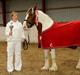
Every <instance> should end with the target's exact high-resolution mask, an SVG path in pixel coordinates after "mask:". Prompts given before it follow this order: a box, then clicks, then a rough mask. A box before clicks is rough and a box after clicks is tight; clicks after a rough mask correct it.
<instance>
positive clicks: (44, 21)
mask: <svg viewBox="0 0 80 75" xmlns="http://www.w3.org/2000/svg"><path fill="white" fill-rule="evenodd" d="M79 24H80V21H70V22H55V21H53V20H52V19H51V18H50V17H49V16H48V15H47V14H45V13H44V12H42V11H41V10H38V9H36V7H34V8H29V9H28V11H27V13H26V17H25V20H24V22H23V27H24V29H29V28H31V27H32V26H34V25H35V26H36V27H37V29H38V41H39V47H40V46H41V47H42V48H43V49H44V57H45V63H44V66H43V67H42V68H41V70H50V71H57V70H58V66H57V64H56V53H55V49H56V48H66V47H74V48H76V47H77V46H80V36H79V33H80V29H79V28H80V25H79ZM73 33H74V34H73ZM40 44H41V45H40ZM49 52H50V54H51V59H52V65H51V67H50V66H49V55H48V54H49ZM76 68H77V69H80V59H79V61H78V63H77V65H76Z"/></svg>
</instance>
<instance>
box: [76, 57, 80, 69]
mask: <svg viewBox="0 0 80 75" xmlns="http://www.w3.org/2000/svg"><path fill="white" fill-rule="evenodd" d="M76 69H80V57H79V60H78V63H77V65H76Z"/></svg>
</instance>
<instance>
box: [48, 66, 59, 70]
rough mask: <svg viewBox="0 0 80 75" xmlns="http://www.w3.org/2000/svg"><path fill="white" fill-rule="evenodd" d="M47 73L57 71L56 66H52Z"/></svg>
mask: <svg viewBox="0 0 80 75" xmlns="http://www.w3.org/2000/svg"><path fill="white" fill-rule="evenodd" d="M49 71H58V67H57V66H54V67H53V66H52V67H50V68H49Z"/></svg>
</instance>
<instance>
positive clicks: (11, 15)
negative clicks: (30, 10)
mask: <svg viewBox="0 0 80 75" xmlns="http://www.w3.org/2000/svg"><path fill="white" fill-rule="evenodd" d="M14 14H16V15H18V13H17V12H16V11H12V12H11V14H10V17H13V15H14Z"/></svg>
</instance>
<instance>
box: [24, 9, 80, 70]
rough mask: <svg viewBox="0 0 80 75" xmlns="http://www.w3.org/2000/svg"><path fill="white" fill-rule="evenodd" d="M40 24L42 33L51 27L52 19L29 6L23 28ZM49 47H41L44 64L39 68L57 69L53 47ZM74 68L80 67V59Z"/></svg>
mask: <svg viewBox="0 0 80 75" xmlns="http://www.w3.org/2000/svg"><path fill="white" fill-rule="evenodd" d="M40 24H42V33H43V32H44V31H46V30H47V29H49V28H50V27H52V25H53V26H54V21H53V20H52V19H51V18H50V17H49V16H48V15H47V14H45V13H43V12H42V11H40V10H36V9H34V8H30V9H29V10H28V11H27V13H26V17H25V20H24V22H23V27H24V29H28V28H31V27H32V26H33V25H36V27H38V26H39V25H40ZM42 38H43V37H41V35H40V40H41V39H42ZM43 41H44V40H43ZM47 41H48V40H47ZM43 43H44V42H43ZM51 45H52V43H51V44H50V47H51ZM50 47H49V48H44V47H43V48H44V57H45V64H44V66H43V67H42V68H41V70H50V71H57V70H58V66H57V64H56V53H55V49H54V47H51V48H50ZM49 52H50V54H51V59H52V65H51V67H50V65H49V55H48V54H49ZM76 68H79V69H80V60H79V62H78V64H77V66H76Z"/></svg>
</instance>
